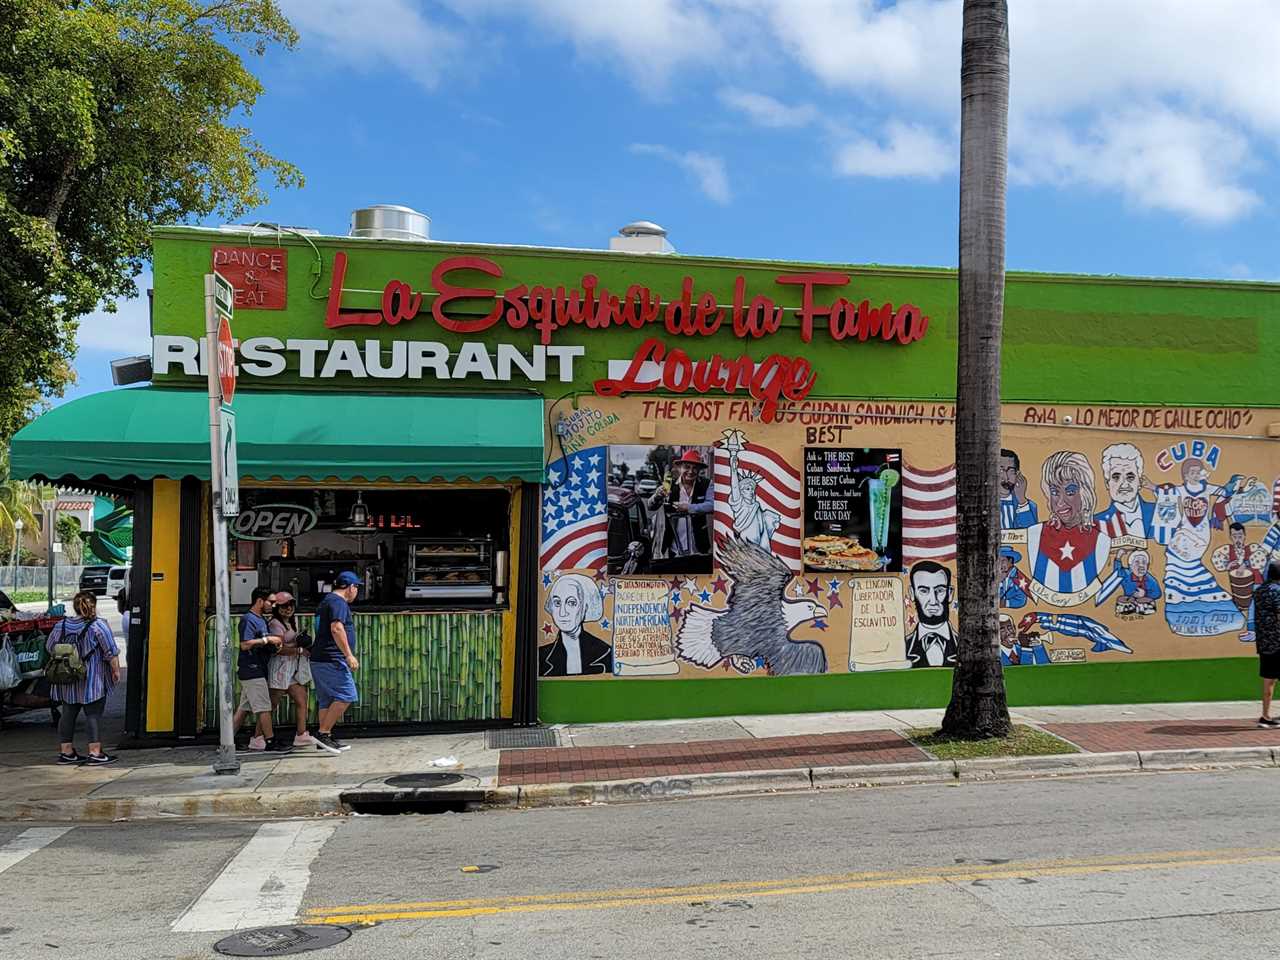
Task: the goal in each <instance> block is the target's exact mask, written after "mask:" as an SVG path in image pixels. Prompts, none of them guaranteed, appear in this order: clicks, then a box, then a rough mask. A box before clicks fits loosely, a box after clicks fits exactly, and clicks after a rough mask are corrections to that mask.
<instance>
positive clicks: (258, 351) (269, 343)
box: [240, 337, 285, 377]
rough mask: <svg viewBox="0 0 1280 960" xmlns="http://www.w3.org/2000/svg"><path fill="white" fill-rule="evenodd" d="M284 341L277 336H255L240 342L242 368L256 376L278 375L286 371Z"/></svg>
mask: <svg viewBox="0 0 1280 960" xmlns="http://www.w3.org/2000/svg"><path fill="white" fill-rule="evenodd" d="M283 349H284V343H283V342H281V341H280V340H277V339H276V338H275V337H253V338H251V339H249V340H246V341H245V342H244V343H242V344H240V360H241V363H240V369H241V370H243V371H244V372H245V373H247V374H249V375H250V376H254V377H277V376H279V375H280V374H282V373H284V369H285V362H284V357H282V356H280V354H279V352H278V351H280V350H283Z"/></svg>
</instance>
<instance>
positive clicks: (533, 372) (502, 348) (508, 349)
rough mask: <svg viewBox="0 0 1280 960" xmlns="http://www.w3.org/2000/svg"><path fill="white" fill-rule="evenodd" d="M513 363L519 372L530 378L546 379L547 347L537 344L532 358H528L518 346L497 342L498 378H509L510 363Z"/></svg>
mask: <svg viewBox="0 0 1280 960" xmlns="http://www.w3.org/2000/svg"><path fill="white" fill-rule="evenodd" d="M512 364H515V365H516V366H517V367H519V368H520V372H521V373H523V374H524V375H525V377H527V378H528V379H530V380H539V381H541V380H546V379H547V348H546V347H544V346H542V345H541V344H538V345H536V346H534V348H533V359H532V360H530V359H529V358H527V357H526V356H525V355H524V354H523V353H521V352H520V348H519V347H517V346H515V345H514V344H510V343H500V344H498V379H499V380H510V379H511V365H512Z"/></svg>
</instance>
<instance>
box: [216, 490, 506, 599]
mask: <svg viewBox="0 0 1280 960" xmlns="http://www.w3.org/2000/svg"><path fill="white" fill-rule="evenodd" d="M240 505H241V511H240V515H239V516H238V517H236V519H235V520H234V521H233V522H232V524H231V532H232V537H233V541H232V543H233V555H234V558H235V562H234V564H233V569H232V573H231V602H232V604H236V605H247V604H248V603H249V598H250V595H251V594H252V592H253V588H254V587H257V586H265V587H267V588H269V589H271V590H287V591H288V592H289V593H292V594H293V595H294V596H295V597H297V598H298V602H299V606H300V607H301V608H302V609H308V608H311V607H313V606H314V605H315V604H316V603H317V602H318V601H319V600H320V598H321V597H323V596H324V594H325V593H327V592H329V590H331V589H332V588H333V582H334V580H335V579H336V578H337V576H338V574H339V573H341V572H342V571H343V570H352V571H354V572H355V573H356V574H358V575H359V577H360V579H361V581H362V582H363V584H364V586H362V587H361V590H360V595H359V597H358V598H357V602H358V603H360V604H362V605H364V606H366V607H393V608H395V607H400V608H412V609H429V608H458V607H472V608H474V607H501V606H505V605H506V603H507V569H508V567H507V563H508V557H509V556H510V544H509V542H508V538H509V531H510V523H509V520H510V510H511V494H510V492H509V491H508V490H506V489H505V488H463V487H458V488H453V487H450V488H440V489H420V488H397V487H390V488H376V489H370V488H359V487H347V488H337V487H324V488H321V489H314V488H313V489H306V490H304V489H294V488H280V487H274V488H248V487H246V488H242V489H241V491H240Z"/></svg>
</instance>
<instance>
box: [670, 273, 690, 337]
mask: <svg viewBox="0 0 1280 960" xmlns="http://www.w3.org/2000/svg"><path fill="white" fill-rule="evenodd" d="M667 333H670V334H673V335H675V334H680V335H683V336H686V337H691V336H693V277H685V278H684V280H682V281H681V283H680V299H679V300H672V301H671V302H670V303H668V304H667Z"/></svg>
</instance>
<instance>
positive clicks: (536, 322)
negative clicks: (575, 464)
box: [325, 253, 929, 346]
mask: <svg viewBox="0 0 1280 960" xmlns="http://www.w3.org/2000/svg"><path fill="white" fill-rule="evenodd" d="M463 270H472V271H476V272H479V273H482V274H485V275H486V276H489V277H492V278H494V279H495V280H498V279H501V278H502V268H501V267H500V266H499V265H498V264H496V263H495V262H494V261H492V260H489V259H487V258H485V257H449V258H447V259H445V260H441V261H440V263H438V264H437V265H436V267H435V269H434V270H432V271H431V288H432V290H433V291H434V300H433V302H432V303H431V315H432V317H433V318H434V319H435V322H436V323H437V324H438V325H439V326H440V327H441V328H443V329H445V330H448V331H450V332H451V333H459V334H468V335H469V334H474V333H482V332H484V331H485V330H488V329H489V328H491V327H493V326H494V325H495V324H497V323H499V322H505V323H506V325H507V326H508V327H509V328H510V329H512V330H523V329H525V328H527V327H530V326H532V328H533V329H535V330H537V332H538V341H539V342H540V343H541V344H543V345H544V346H545V345H547V344H549V343H551V341H552V338H553V336H554V334H555V332H556V331H557V330H560V329H563V328H564V327H568V326H571V325H573V326H585V327H586V328H587V329H589V330H604V329H607V328H609V327H628V328H630V329H633V330H640V329H643V328H645V327H646V326H649V325H651V324H659V323H660V324H662V326H663V327H664V329H665V330H666V332H667V333H668V334H669V335H671V336H684V337H710V336H715V335H716V334H717V333H719V332H720V331H721V329H723V328H724V326H725V323H726V321H727V322H728V323H729V325H730V326H731V327H732V329H733V335H734V336H735V337H737V338H739V339H760V338H763V337H767V336H770V335H772V334H774V333H776V332H777V331H778V330H779V328H780V327H781V326H782V318H783V315H784V314H785V312H786V311H787V310H788V309H789V308H787V307H783V306H779V305H778V304H776V303H775V302H774V301H773V299H772V298H770V297H767V296H765V295H763V294H756V295H754V296H752V297H750V299H748V291H747V287H746V278H745V277H743V276H741V275H739V276H738V277H737V278H735V280H734V285H733V301H732V303H729V304H721V303H720V302H719V301H718V300H717V299H716V295H715V294H714V293H711V292H709V291H698V290H697V288H696V286H695V284H694V279H693V277H689V276H686V277H684V278H683V280H682V281H681V285H680V293H679V295H678V296H677V297H676V298H675V299H672V300H667V301H664V300H663V299H662V297H661V295H659V294H655V293H654V292H653V291H652V290H651V289H650V288H649V287H646V286H642V285H640V284H637V283H633V284H631V285H630V286H628V287H627V289H626V291H625V292H623V293H621V294H617V293H612V292H610V290H609V289H608V287H605V286H602V285H601V284H600V280H599V278H598V277H597V276H595V275H594V274H590V273H589V274H585V275H584V276H583V277H582V280H581V284H580V286H579V288H576V289H566V288H565V287H563V286H557V287H554V288H553V287H547V286H541V285H534V286H532V287H530V286H528V285H527V284H523V283H522V284H519V285H517V286H514V287H509V288H508V289H507V290H505V291H504V292H503V293H502V294H501V295H499V293H498V290H497V288H496V287H477V286H464V285H462V284H461V283H457V282H455V281H454V279H453V278H452V277H451V275H452V274H454V273H456V272H460V271H463ZM346 274H347V255H346V254H345V253H337V254H335V255H334V260H333V278H332V280H331V281H330V283H329V300H328V303H327V304H326V309H325V326H326V327H329V328H330V329H339V328H342V327H348V326H376V325H379V324H384V323H385V324H388V325H390V326H395V325H397V324H399V323H403V322H404V321H406V320H412V319H413V318H415V317H416V316H417V315H418V314H419V312H420V311H421V310H422V304H423V294H422V293H420V292H419V293H415V292H413V289H412V287H410V285H409V284H408V283H406V282H405V281H403V280H391V281H389V282H388V283H387V284H386V286H385V287H384V288H383V293H382V306H381V309H380V310H378V311H372V312H371V311H363V312H360V311H351V310H343V309H342V290H343V283H344V281H345V279H346ZM776 282H777V283H779V284H782V285H784V286H798V287H801V288H802V292H801V305H800V307H798V308H794V310H795V314H796V318H797V319H798V320H799V326H800V339H801V340H803V341H804V342H805V343H809V342H810V341H811V340H812V339H813V333H814V328H815V326H816V325H817V324H818V323H819V322H820V321H825V324H826V327H827V332H828V333H829V334H830V336H831V338H832V339H833V340H837V341H840V340H845V339H856V340H859V341H862V342H865V341H867V340H869V339H873V338H876V339H880V340H884V341H888V342H896V343H900V344H903V345H906V344H910V343H914V342H916V341H917V340H922V339H923V338H924V335H925V332H926V331H927V330H928V329H929V318H928V317H926V316H925V315H924V313H923V312H922V311H921V310H920V308H919V307H917V306H915V305H914V304H909V303H908V304H903V305H902V306H901V307H897V308H895V307H894V306H893V304H890V303H886V304H883V305H882V306H879V307H873V306H872V305H871V302H870V301H869V300H862V301H861V302H858V303H855V302H853V301H851V300H847V299H845V298H844V297H836V298H835V299H834V300H833V301H832V302H831V303H819V302H817V293H818V290H819V288H822V287H842V286H847V285H848V284H849V282H850V277H849V275H848V274H844V273H834V272H829V271H813V272H808V273H793V274H782V275H780V276H779V277H777V281H776ZM476 300H479V301H482V306H481V308H480V309H482V310H484V312H483V313H476V312H471V313H466V312H461V311H458V310H457V306H458V305H459V302H461V301H466V302H470V301H476ZM486 308H487V309H486Z"/></svg>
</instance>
